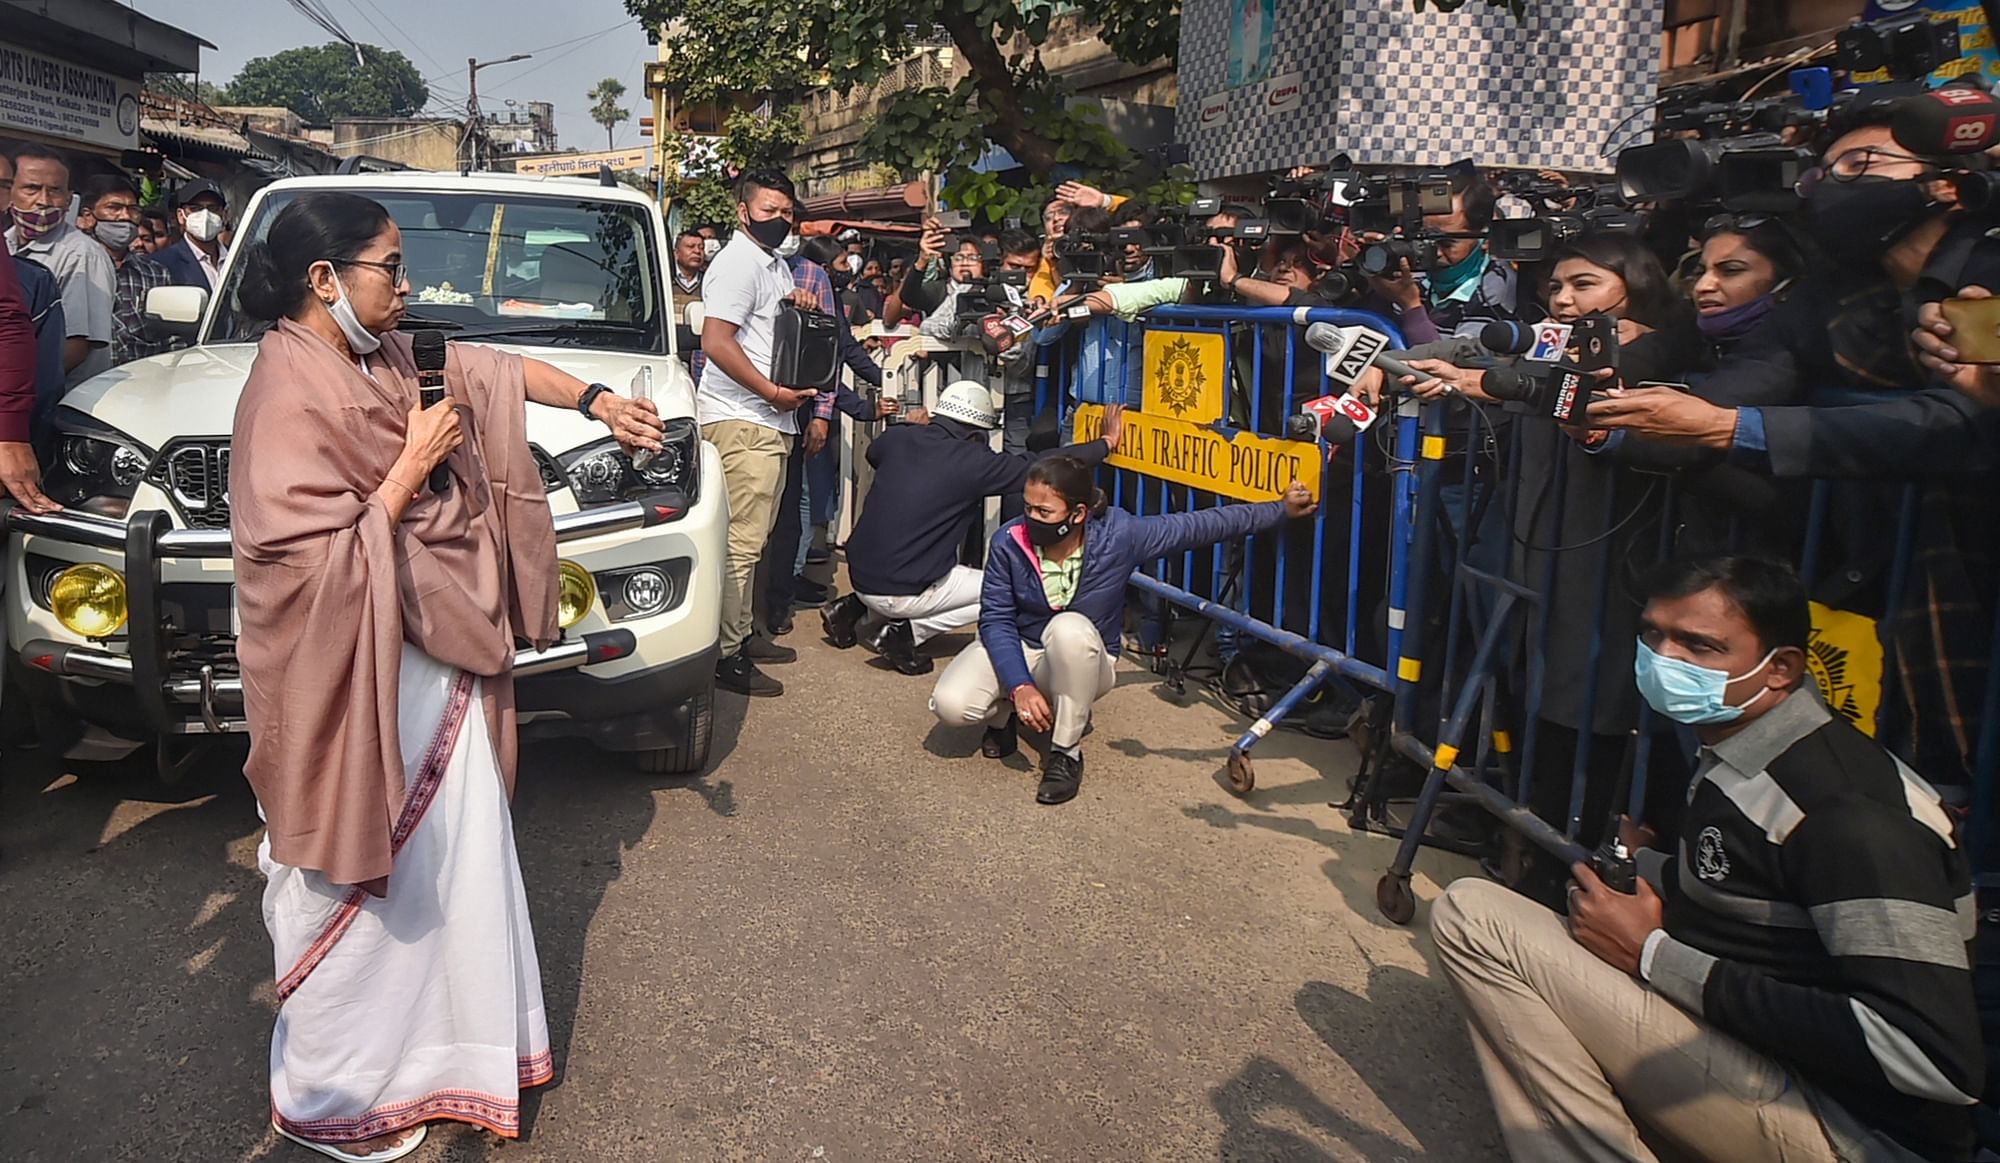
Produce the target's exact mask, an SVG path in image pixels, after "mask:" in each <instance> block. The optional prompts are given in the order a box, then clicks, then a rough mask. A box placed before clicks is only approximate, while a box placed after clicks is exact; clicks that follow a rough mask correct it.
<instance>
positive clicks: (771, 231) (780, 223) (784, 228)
mask: <svg viewBox="0 0 2000 1163" xmlns="http://www.w3.org/2000/svg"><path fill="white" fill-rule="evenodd" d="M743 229H744V230H745V231H746V232H748V233H749V235H750V237H751V238H752V239H754V240H756V243H757V245H758V246H761V247H763V248H764V249H765V250H776V249H778V244H779V243H781V242H783V241H785V237H786V236H787V235H789V234H791V232H792V224H791V223H789V222H787V221H785V220H784V219H783V218H782V217H779V218H752V219H750V221H748V222H746V223H744V224H743Z"/></svg>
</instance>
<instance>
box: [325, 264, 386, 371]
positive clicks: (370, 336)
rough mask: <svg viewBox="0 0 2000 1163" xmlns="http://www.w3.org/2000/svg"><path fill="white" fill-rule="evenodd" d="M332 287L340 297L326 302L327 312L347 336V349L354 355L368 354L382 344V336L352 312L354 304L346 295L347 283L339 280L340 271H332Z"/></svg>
mask: <svg viewBox="0 0 2000 1163" xmlns="http://www.w3.org/2000/svg"><path fill="white" fill-rule="evenodd" d="M333 287H334V289H335V290H336V291H339V292H340V297H339V298H338V299H335V300H334V301H333V302H331V303H327V304H326V311H327V314H329V315H331V316H333V321H334V322H335V323H337V324H339V325H340V333H341V334H342V335H344V336H346V337H347V347H348V350H350V351H352V352H353V353H354V354H356V355H368V354H370V353H371V352H374V351H376V350H377V349H379V348H380V347H381V346H382V337H381V336H379V335H377V334H375V333H374V332H373V331H370V330H368V329H367V328H366V327H363V326H362V325H361V319H360V318H359V317H358V316H356V315H355V314H354V304H353V302H352V301H350V300H349V299H348V297H347V284H345V283H343V282H341V281H340V272H339V271H334V272H333Z"/></svg>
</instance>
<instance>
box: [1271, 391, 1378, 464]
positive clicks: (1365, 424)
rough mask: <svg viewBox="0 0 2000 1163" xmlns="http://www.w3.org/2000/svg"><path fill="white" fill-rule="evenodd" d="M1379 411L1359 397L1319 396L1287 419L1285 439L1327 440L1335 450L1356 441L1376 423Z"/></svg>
mask: <svg viewBox="0 0 2000 1163" xmlns="http://www.w3.org/2000/svg"><path fill="white" fill-rule="evenodd" d="M1375 417H1376V411H1375V409H1374V408H1373V407H1372V406H1370V405H1369V403H1368V401H1366V400H1364V399H1362V398H1361V397H1359V396H1356V395H1352V394H1344V395H1339V396H1320V397H1319V398H1317V399H1313V400H1307V401H1306V402H1305V403H1303V404H1301V405H1299V411H1298V413H1297V414H1296V415H1293V416H1287V417H1286V418H1285V436H1286V437H1287V438H1289V439H1292V440H1324V441H1326V442H1327V443H1328V444H1329V445H1332V446H1333V447H1332V448H1329V449H1328V450H1327V455H1329V456H1331V455H1333V452H1334V451H1335V450H1336V449H1338V447H1339V446H1340V445H1343V444H1346V443H1347V442H1348V441H1350V440H1353V439H1354V438H1355V436H1357V435H1359V434H1360V433H1363V432H1366V431H1368V429H1369V427H1370V426H1371V425H1373V424H1374V423H1375Z"/></svg>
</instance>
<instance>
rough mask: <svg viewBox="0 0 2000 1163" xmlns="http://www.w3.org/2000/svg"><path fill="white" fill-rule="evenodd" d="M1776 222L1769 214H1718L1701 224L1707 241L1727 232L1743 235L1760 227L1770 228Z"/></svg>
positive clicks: (1702, 232)
mask: <svg viewBox="0 0 2000 1163" xmlns="http://www.w3.org/2000/svg"><path fill="white" fill-rule="evenodd" d="M1776 221H1777V219H1776V218H1773V217H1772V216H1771V215H1769V214H1717V215H1716V216H1715V217H1713V218H1710V219H1709V220H1708V221H1706V222H1704V223H1702V224H1701V237H1702V239H1703V241H1706V240H1708V239H1710V238H1713V237H1714V236H1716V235H1718V234H1721V233H1724V232H1725V231H1726V232H1729V233H1731V234H1735V233H1741V232H1745V231H1751V230H1755V229H1757V228H1758V227H1760V226H1768V225H1770V224H1771V223H1773V222H1776Z"/></svg>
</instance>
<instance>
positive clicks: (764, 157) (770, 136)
mask: <svg viewBox="0 0 2000 1163" xmlns="http://www.w3.org/2000/svg"><path fill="white" fill-rule="evenodd" d="M805 139H806V134H805V127H804V126H803V125H801V124H800V122H799V114H798V110H797V109H795V108H786V109H781V110H778V111H775V112H771V113H768V114H766V113H762V112H755V113H747V112H744V111H742V110H737V111H736V112H734V113H731V114H730V115H729V116H728V117H727V118H725V119H724V120H723V123H722V136H721V137H720V138H706V137H696V136H692V135H676V136H671V137H668V138H666V139H664V140H663V141H661V142H660V157H661V158H662V164H664V165H668V166H669V167H670V173H672V174H673V175H675V177H676V179H677V182H676V186H675V187H674V188H673V189H672V194H673V200H674V207H675V209H676V210H677V211H678V212H679V214H680V219H679V221H680V222H681V223H684V224H704V223H716V224H720V225H723V226H728V225H731V224H733V223H734V222H735V221H736V192H735V190H734V189H733V188H732V187H733V184H734V179H735V175H737V174H740V173H742V172H743V171H744V170H755V169H763V168H767V167H775V168H778V169H783V168H784V165H785V162H786V160H787V159H789V158H790V157H791V156H792V149H793V147H794V146H796V145H798V144H799V143H800V142H802V141H804V140H805Z"/></svg>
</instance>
